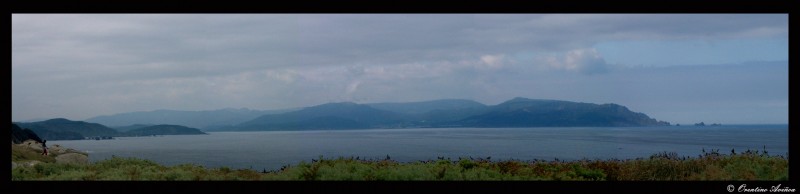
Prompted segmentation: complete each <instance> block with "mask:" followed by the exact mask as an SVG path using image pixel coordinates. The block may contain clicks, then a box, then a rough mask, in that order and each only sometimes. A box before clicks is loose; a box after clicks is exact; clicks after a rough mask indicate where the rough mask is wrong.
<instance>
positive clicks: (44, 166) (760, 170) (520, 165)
mask: <svg viewBox="0 0 800 194" xmlns="http://www.w3.org/2000/svg"><path fill="white" fill-rule="evenodd" d="M788 166H789V163H788V156H786V157H784V156H770V155H768V154H767V153H763V152H762V153H759V152H758V151H755V152H754V151H749V150H748V151H746V152H743V153H740V154H736V153H731V154H728V155H726V154H719V153H718V152H711V153H704V154H703V155H700V156H698V157H692V158H679V157H678V156H677V154H675V153H666V152H664V153H659V154H655V155H652V156H651V157H650V158H640V159H632V160H595V161H592V160H578V161H558V160H556V161H541V160H533V161H518V160H508V161H490V160H488V159H482V158H481V159H460V160H449V159H444V158H439V159H438V160H429V161H418V162H411V163H399V162H396V161H393V160H390V159H389V158H388V156H387V159H384V160H361V159H355V158H337V159H324V158H322V157H320V158H319V159H315V160H312V162H311V163H306V162H301V163H299V164H297V165H296V166H286V167H284V168H281V169H280V170H277V171H272V172H259V171H255V170H250V169H230V168H226V167H221V168H205V167H202V166H198V165H192V164H183V165H176V166H163V165H159V164H157V163H155V162H152V161H148V160H142V159H137V158H121V157H113V158H111V159H107V160H103V161H98V162H95V163H93V164H88V165H79V164H57V163H51V162H46V163H40V164H37V165H34V166H31V167H25V166H23V167H17V168H14V169H12V172H11V179H12V180H590V181H593V180H611V181H613V180H788V174H789V171H788Z"/></svg>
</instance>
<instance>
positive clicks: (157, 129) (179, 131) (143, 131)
mask: <svg viewBox="0 0 800 194" xmlns="http://www.w3.org/2000/svg"><path fill="white" fill-rule="evenodd" d="M137 126H143V127H140V128H135V129H131V130H129V131H128V132H125V134H126V135H129V136H148V135H201V134H206V133H203V132H202V131H200V129H196V128H190V127H185V126H180V125H153V126H146V125H137Z"/></svg>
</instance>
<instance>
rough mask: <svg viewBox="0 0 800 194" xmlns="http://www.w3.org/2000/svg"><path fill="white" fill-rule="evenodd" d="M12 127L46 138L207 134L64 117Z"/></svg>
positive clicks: (175, 126) (70, 138)
mask: <svg viewBox="0 0 800 194" xmlns="http://www.w3.org/2000/svg"><path fill="white" fill-rule="evenodd" d="M11 125H12V128H15V127H16V128H20V129H22V130H19V131H20V132H18V133H20V134H22V132H24V131H25V130H30V131H31V132H34V133H35V134H38V137H40V138H42V139H46V140H81V139H98V140H99V139H111V138H113V137H128V136H150V135H198V134H206V133H204V132H202V131H200V130H199V129H195V128H190V127H185V126H179V125H137V126H136V127H132V128H128V129H127V130H125V131H119V130H115V129H113V128H110V127H107V126H105V125H101V124H97V123H89V122H84V121H71V120H68V119H63V118H56V119H50V120H46V121H39V122H30V123H22V122H17V123H13V122H12V123H11Z"/></svg>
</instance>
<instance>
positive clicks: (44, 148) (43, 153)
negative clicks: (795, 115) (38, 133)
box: [42, 139, 48, 156]
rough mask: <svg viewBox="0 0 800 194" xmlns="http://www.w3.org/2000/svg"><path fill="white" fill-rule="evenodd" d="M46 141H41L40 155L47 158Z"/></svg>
mask: <svg viewBox="0 0 800 194" xmlns="http://www.w3.org/2000/svg"><path fill="white" fill-rule="evenodd" d="M46 143H47V140H46V139H45V140H42V155H44V156H47V155H48V154H47V144H46Z"/></svg>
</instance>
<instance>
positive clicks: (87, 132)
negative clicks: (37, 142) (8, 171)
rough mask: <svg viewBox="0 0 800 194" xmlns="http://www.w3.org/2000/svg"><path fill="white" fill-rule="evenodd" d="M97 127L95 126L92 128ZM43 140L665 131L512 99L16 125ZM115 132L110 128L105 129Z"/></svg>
mask: <svg viewBox="0 0 800 194" xmlns="http://www.w3.org/2000/svg"><path fill="white" fill-rule="evenodd" d="M95 122H96V123H95ZM13 124H17V125H19V127H21V128H28V129H31V130H32V131H33V132H35V133H36V134H39V137H41V138H43V139H84V138H85V137H96V136H110V137H117V136H140V135H169V134H204V133H203V132H202V131H200V130H199V129H197V128H200V127H202V128H203V131H272V130H338V129H370V128H433V127H484V128H491V127H615V126H617V127H630V126H659V125H669V123H668V122H664V121H658V120H656V119H653V118H650V117H649V116H647V115H646V114H644V113H639V112H633V111H631V110H629V109H628V108H627V107H625V106H622V105H618V104H613V103H609V104H594V103H583V102H570V101H562V100H544V99H528V98H520V97H518V98H514V99H511V100H508V101H505V102H503V103H500V104H497V105H485V104H481V103H479V102H475V101H472V100H463V99H443V100H432V101H423V102H405V103H371V104H357V103H352V102H340V103H327V104H321V105H317V106H311V107H305V108H298V109H285V110H270V111H261V110H251V109H220V110H212V111H177V110H156V111H144V112H130V113H121V114H115V115H107V116H99V117H94V118H91V119H87V120H86V121H70V120H67V119H61V118H59V119H50V120H46V121H40V122H29V123H13ZM107 126H113V127H107Z"/></svg>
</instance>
